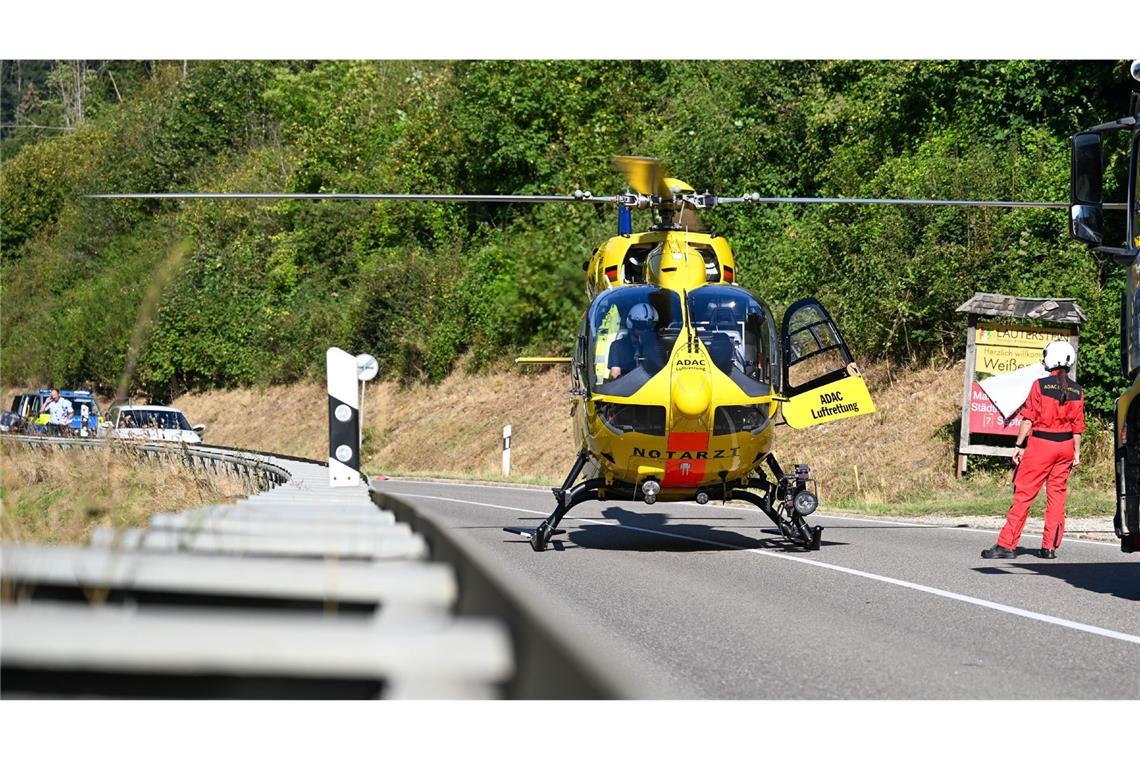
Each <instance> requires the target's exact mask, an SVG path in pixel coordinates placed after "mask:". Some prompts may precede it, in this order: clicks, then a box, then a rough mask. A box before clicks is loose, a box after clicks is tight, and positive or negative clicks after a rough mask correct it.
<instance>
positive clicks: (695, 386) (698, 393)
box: [673, 370, 712, 417]
mask: <svg viewBox="0 0 1140 760" xmlns="http://www.w3.org/2000/svg"><path fill="white" fill-rule="evenodd" d="M711 402H712V383H710V382H709V377H708V373H707V372H700V371H693V370H690V371H687V372H679V373H677V374H676V375H674V377H673V406H675V407H676V408H677V411H679V412H680V413H681V414H684V415H685V416H687V417H699V416H701V415H702V414H704V413H705V412H706V411H707V410H708V408H709V404H710V403H711Z"/></svg>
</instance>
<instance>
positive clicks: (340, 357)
mask: <svg viewBox="0 0 1140 760" xmlns="http://www.w3.org/2000/svg"><path fill="white" fill-rule="evenodd" d="M325 360H326V366H327V370H328V387H329V485H330V486H333V487H334V488H335V487H339V486H358V485H360V386H359V385H357V378H356V376H357V369H356V357H355V356H353V355H352V354H350V353H348V352H347V351H342V350H340V349H339V348H335V347H334V348H330V349H329V350H328V351H327V352H326V353H325Z"/></svg>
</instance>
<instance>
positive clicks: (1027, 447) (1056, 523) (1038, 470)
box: [982, 340, 1085, 559]
mask: <svg viewBox="0 0 1140 760" xmlns="http://www.w3.org/2000/svg"><path fill="white" fill-rule="evenodd" d="M1044 353H1045V362H1044V363H1045V369H1046V370H1048V371H1049V375H1048V376H1047V377H1043V378H1041V379H1040V380H1038V381H1037V382H1035V383H1034V384H1033V387H1032V388H1031V389H1030V391H1029V398H1027V399H1026V400H1025V405H1024V406H1022V407H1021V416H1022V418H1023V419H1022V422H1021V429H1020V430H1019V431H1018V434H1017V443H1016V444H1015V445H1016V446H1017V451H1016V452H1014V455H1013V464H1014V467H1016V468H1017V469H1016V471H1015V473H1014V476H1013V506H1012V507H1010V508H1009V514H1008V515H1007V516H1006V518H1005V526H1004V527H1003V528H1002V529H1001V533H1000V534H999V535H998V539H997V543H996V544H994V545H993V546H991V547H990V548H989V549H985V550H983V551H982V557H984V558H985V559H1009V558H1012V557H1015V556H1016V555H1017V542H1018V540H1019V539H1020V538H1021V529H1022V528H1024V527H1025V518H1026V517H1028V516H1029V507H1030V506H1031V505H1032V504H1033V501H1034V499H1036V498H1037V494H1038V493H1039V492H1040V491H1041V486H1042V485H1044V486H1045V530H1044V533H1043V534H1042V536H1041V551H1040V552H1039V554H1038V556H1040V557H1041V558H1042V559H1056V558H1057V547H1058V546H1060V545H1061V536H1062V535H1063V534H1064V532H1065V497H1066V496H1067V495H1068V490H1069V473H1070V472H1072V470H1073V468H1074V467H1076V466H1077V465H1078V464H1080V462H1081V434H1082V433H1083V432H1084V431H1085V394H1084V391H1083V390H1082V389H1081V386H1079V385H1077V384H1076V383H1075V382H1073V381H1072V380H1070V379H1069V369H1070V368H1071V367H1072V366H1073V363H1074V362H1075V361H1076V359H1077V354H1076V352H1075V351H1074V350H1073V347H1072V346H1071V345H1070V344H1069V343H1068V341H1064V340H1055V341H1053V342H1052V343H1050V344H1049V345H1047V346H1046V347H1045V352H1044Z"/></svg>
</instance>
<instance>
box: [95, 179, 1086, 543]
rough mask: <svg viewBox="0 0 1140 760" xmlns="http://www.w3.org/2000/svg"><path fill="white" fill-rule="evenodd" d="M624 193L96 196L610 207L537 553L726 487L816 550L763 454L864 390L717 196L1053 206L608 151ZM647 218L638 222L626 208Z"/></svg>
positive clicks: (815, 532)
mask: <svg viewBox="0 0 1140 760" xmlns="http://www.w3.org/2000/svg"><path fill="white" fill-rule="evenodd" d="M614 163H615V165H616V167H617V168H619V169H621V170H623V171H624V172H625V173H626V175H627V178H628V180H629V184H630V186H631V188H632V189H631V190H630V191H628V192H625V193H622V194H619V195H613V196H594V195H592V194H591V193H588V192H583V191H581V190H578V191H575V192H574V193H573V194H571V195H429V194H369V193H131V194H101V195H94V196H89V197H93V198H114V199H119V198H142V199H211V198H217V199H230V198H250V199H267V200H363V201H427V202H462V203H570V204H599V203H600V204H610V205H613V206H616V207H617V209H618V234H617V235H616V236H614V237H612V238H610V239H609V240H607V241H606V242H604V243H603V244H602V245H600V246H598V247H597V248H596V249H595V250H594V252H593V254H592V256H591V257H590V258H589V259H588V260H587V261H586V262H585V263H584V266H583V268H584V270H585V273H586V291H587V295H588V296H589V298H590V305H589V307H588V309H587V310H586V313H585V316H584V318H583V320H582V325H581V329H580V330H579V332H578V336H577V341H576V344H575V351H574V356H573V357H572V358H522V359H520V360H519V361H521V362H568V363H569V364H570V386H571V387H570V395H571V404H572V414H573V417H574V435H575V441H576V443H577V447H578V455H577V458H576V460H575V462H574V464H573V466H572V467H571V469H570V472H569V474H568V475H567V476H566V479H565V481H564V482H563V484H562V486H561V487H559V488H555V489H553V491H554V497H555V508H554V511H553V512H551V514H550V516H549V517H547V518H546V519H545V520H543V521H542V522H541V523H540V524H539V526H538V527H537V528H535V529H533V530H527V529H508V530H512V531H513V532H517V533H522V534H523V535H526V536H527V538H528V539H529V541H530V544H531V546H532V547H533V548H534V550H535V551H543V550H545V549H546V547H547V546H548V545H549V543H550V540H551V538H552V536H554V535H556V534H558V533H561V532H563V531H561V530H559V528H558V525H559V523H560V522H561V521H562V519H563V517H565V516H566V514H567V513H568V512H569V511H570V510H571V509H572V508H573V507H574V506H575V505H577V504H580V503H582V502H584V501H590V500H608V499H622V500H634V501H643V502H645V503H646V504H653V503H654V502H656V501H658V500H661V501H688V500H693V501H696V502H697V503H698V504H707V503H708V502H709V500H710V499H721V500H725V501H727V500H732V499H739V500H743V501H747V502H750V503H752V504H754V505H756V506H757V507H759V508H760V509H761V510H762V511H763V512H764V513H765V514H766V515H767V516H768V517H769V518H770V519H771V520H772V521H773V522H774V523H775V524H776V526H777V527H778V528H779V530H780V532H781V534H782V535H783V536H784V537H785V538H786V539H787V540H788V541H790V542H791V543H793V544H794V545H796V546H799V547H801V548H804V549H808V550H816V549H819V546H820V536H821V533H822V530H823V529H822V528H821V527H818V526H816V527H812V526H810V525H809V524H808V523H807V521H806V520H805V518H806V517H807V516H808V515H810V514H811V513H812V512H814V511H815V509H816V508H817V507H818V505H819V499H818V497H817V495H816V490H815V487H814V481H813V479H812V477H811V472H810V469H809V468H808V467H807V466H806V465H802V464H797V465H795V467H794V468H792V470H791V471H790V472H788V471H786V470H785V469H784V468H783V467H781V465H780V464H779V462H778V461H777V460H776V457H775V455H774V454H773V449H774V447H775V426H776V421H777V417H778V415H780V414H782V416H783V419H784V421H785V422H787V424H788V425H789V426H791V427H793V428H804V427H808V426H811V425H818V424H821V423H826V422H833V421H836V420H841V419H845V418H848V417H854V416H857V415H863V414H869V413H872V412H874V411H875V406H874V403H873V401H872V400H871V396H870V393H869V392H868V389H867V386H866V384H865V383H864V381H863V378H862V377H861V376H860V374H859V369H858V367H857V366H856V364H855V361H854V359H853V357H852V355H851V352H850V350H849V349H848V347H847V345H846V344H845V343H844V342H843V338H842V337H841V335H840V333H839V330H838V329H837V328H836V326H835V323H834V321H833V320H832V319H831V317H830V315H829V314H828V313H827V310H826V309H825V308H824V307H823V305H822V304H821V303H819V302H818V301H817V300H815V299H814V298H803V299H801V300H799V301H796V302H795V303H793V304H792V305H791V306H789V307H788V309H787V310H786V311H785V313H784V314H783V318H782V320H781V323H780V326H779V328H777V323H776V317H775V314H774V313H773V312H772V310H771V309H770V308H769V307H768V306H767V305H766V304H765V303H764V302H763V301H762V300H761V299H760V298H758V297H757V296H756V295H754V294H753V293H750V292H749V291H748V290H746V289H745V288H743V287H741V286H740V285H739V284H737V275H738V272H737V268H736V260H735V257H734V256H733V252H732V249H731V247H730V246H729V244H728V242H727V241H726V240H725V239H724V238H723V237H721V236H719V235H716V234H715V233H710V232H706V231H705V229H704V227H703V226H702V224H701V221H700V219H699V218H698V216H697V212H699V211H705V210H709V209H712V208H714V207H716V206H718V205H726V204H771V203H836V204H864V203H878V204H902V205H960V206H1004V207H1063V206H1064V204H1053V203H1023V202H1005V201H943V200H919V199H873V198H764V197H760V196H759V194H750V195H743V196H739V197H725V196H716V195H713V194H711V193H708V192H697V191H696V190H694V189H693V188H692V187H691V186H690V185H688V184H686V183H685V182H682V181H680V180H677V179H674V178H670V177H667V176H665V172H664V170H663V168H662V165H661V163H660V162H659V161H657V160H656V159H652V158H636V157H622V158H618V159H615V160H614ZM636 209H644V210H652V211H654V212H656V214H657V222H656V223H655V224H654V225H652V226H651V227H650V228H649V229H648V230H647V231H646V232H640V233H635V232H634V231H633V228H632V211H633V210H636Z"/></svg>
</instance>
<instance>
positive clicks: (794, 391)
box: [781, 298, 875, 428]
mask: <svg viewBox="0 0 1140 760" xmlns="http://www.w3.org/2000/svg"><path fill="white" fill-rule="evenodd" d="M781 335H782V338H783V340H782V343H783V347H782V348H783V359H784V361H783V364H784V370H783V377H782V380H783V387H782V391H783V396H784V398H785V399H786V400H785V401H784V404H783V412H784V420H785V421H786V422H787V423H788V424H789V425H791V426H792V427H794V428H805V427H810V426H812V425H819V424H821V423H824V422H833V421H835V420H841V419H845V418H847V417H857V416H859V415H860V414H870V413H872V412H874V411H875V404H874V402H873V401H871V393H870V391H868V390H867V384H866V383H865V382H863V377H862V375H860V374H859V368H858V367H856V366H855V361H854V360H853V359H852V357H851V352H850V351H849V350H848V349H847V345H846V344H845V343H844V342H843V338H842V337H841V336H840V335H839V330H837V329H836V328H835V323H834V322H833V321H832V320H831V315H829V314H828V313H827V309H825V308H823V304H821V303H820V302H819V301H817V300H815V299H814V298H801V299H800V300H799V301H796V302H795V303H794V304H792V305H791V306H789V307H788V310H787V311H786V312H785V313H784V323H783V329H782V330H781Z"/></svg>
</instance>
